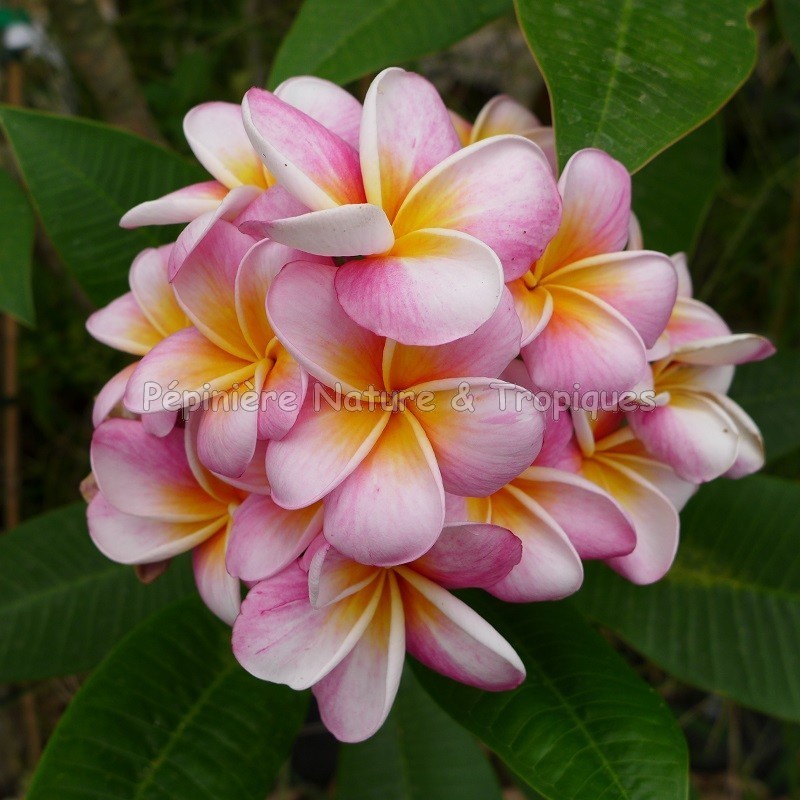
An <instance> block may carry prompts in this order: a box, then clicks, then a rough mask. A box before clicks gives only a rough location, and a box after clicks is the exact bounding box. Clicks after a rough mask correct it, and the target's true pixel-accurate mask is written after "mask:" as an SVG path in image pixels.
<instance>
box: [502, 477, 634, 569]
mask: <svg viewBox="0 0 800 800" xmlns="http://www.w3.org/2000/svg"><path fill="white" fill-rule="evenodd" d="M513 485H514V487H515V488H518V489H519V490H520V491H523V492H525V493H526V494H528V495H529V496H530V497H531V498H533V500H535V501H536V503H537V504H538V505H539V506H541V507H542V508H543V509H544V510H545V511H547V513H548V514H549V515H550V516H551V517H552V518H553V519H554V520H556V522H557V523H558V525H559V527H560V528H561V529H562V530H563V531H564V533H566V534H567V537H568V538H569V540H570V542H572V544H573V546H574V547H575V550H576V551H577V552H578V555H579V556H580V557H581V558H585V559H592V558H612V557H614V556H624V555H628V553H630V552H631V551H632V550H633V548H634V547H635V546H636V531H635V530H634V528H633V525H632V524H631V521H630V520H629V519H628V517H627V515H626V514H625V512H624V511H623V510H622V508H621V507H620V506H619V504H618V503H617V502H616V501H615V500H614V499H613V498H612V497H610V496H609V495H607V494H606V493H605V492H603V491H602V490H601V489H599V488H598V487H597V486H596V485H595V484H593V483H591V482H590V481H588V480H586V479H585V478H581V477H580V476H579V475H572V474H570V473H569V472H563V471H562V470H558V469H549V468H547V467H531V468H529V469H527V470H525V472H523V473H522V475H520V477H519V478H517V479H516V480H515V481H514V484H513Z"/></svg>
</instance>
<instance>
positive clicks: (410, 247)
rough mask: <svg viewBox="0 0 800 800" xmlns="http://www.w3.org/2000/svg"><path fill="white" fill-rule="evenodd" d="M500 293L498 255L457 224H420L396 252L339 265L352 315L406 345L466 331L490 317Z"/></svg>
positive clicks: (339, 283)
mask: <svg viewBox="0 0 800 800" xmlns="http://www.w3.org/2000/svg"><path fill="white" fill-rule="evenodd" d="M502 293H503V270H502V267H501V265H500V262H499V260H498V258H497V256H496V255H495V254H494V252H493V251H492V250H491V249H490V248H489V247H487V246H486V245H485V244H483V242H480V241H478V240H477V239H475V238H473V237H472V236H468V235H467V234H465V233H461V232H459V231H446V230H421V231H415V232H414V233H410V234H408V235H406V236H404V237H403V238H402V239H398V240H397V241H396V242H395V245H394V247H393V248H392V251H391V254H389V255H387V256H375V257H370V258H364V259H361V260H360V261H349V262H348V263H347V264H345V265H344V266H342V267H340V268H339V269H338V270H337V271H336V294H337V296H338V298H339V302H340V303H341V305H342V307H343V308H344V310H345V311H346V312H347V314H348V315H349V316H350V317H351V319H353V320H354V321H355V322H357V323H358V324H359V325H362V326H363V327H365V328H368V329H369V330H372V331H374V332H375V333H377V334H379V335H381V336H386V337H388V338H390V339H395V340H397V341H398V342H402V343H404V344H419V345H438V344H444V343H446V342H452V341H453V340H455V339H460V338H461V337H463V336H469V334H471V333H474V332H475V331H476V330H477V329H478V328H479V327H480V326H481V325H483V323H484V322H486V321H487V320H488V319H489V318H490V317H491V316H492V314H493V313H494V311H495V309H496V308H497V306H498V304H499V302H500V298H501V297H502Z"/></svg>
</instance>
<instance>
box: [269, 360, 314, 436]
mask: <svg viewBox="0 0 800 800" xmlns="http://www.w3.org/2000/svg"><path fill="white" fill-rule="evenodd" d="M307 390H308V373H307V372H306V371H305V370H304V369H303V368H302V367H301V366H300V365H299V364H298V363H297V362H296V361H295V360H294V359H293V358H292V357H291V356H290V355H289V354H288V353H287V352H286V351H285V350H284V349H283V348H280V350H279V352H278V353H277V359H276V361H275V363H274V364H273V365H272V369H270V371H269V373H268V375H267V382H266V383H265V384H264V393H263V394H262V395H261V398H262V406H261V410H260V412H259V417H258V436H259V438H261V439H281V438H283V437H284V436H286V434H287V433H288V432H289V430H290V429H291V427H292V425H294V423H295V422H296V421H297V417H298V415H299V414H300V409H301V408H302V406H303V403H304V402H305V399H306V392H307Z"/></svg>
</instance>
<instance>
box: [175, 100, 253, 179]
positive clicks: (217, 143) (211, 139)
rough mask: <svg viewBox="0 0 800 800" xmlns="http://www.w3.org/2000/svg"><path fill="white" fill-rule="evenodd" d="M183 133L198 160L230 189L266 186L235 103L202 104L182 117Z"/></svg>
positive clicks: (239, 110) (239, 109)
mask: <svg viewBox="0 0 800 800" xmlns="http://www.w3.org/2000/svg"><path fill="white" fill-rule="evenodd" d="M183 132H184V135H185V136H186V141H187V142H189V147H191V148H192V151H193V152H194V154H195V156H196V157H197V160H198V161H199V162H200V163H201V164H202V165H203V166H204V167H205V168H206V169H207V170H208V171H209V172H210V173H211V174H212V175H213V176H214V177H215V178H216V179H217V180H218V181H219V182H220V183H222V184H224V185H225V186H227V187H228V188H229V189H233V188H235V187H236V186H242V185H250V186H259V187H261V188H265V187H266V182H265V179H264V169H263V167H262V166H261V162H260V161H259V159H258V156H257V155H256V153H255V151H254V150H253V148H252V146H251V144H250V141H249V139H248V138H247V134H246V133H245V130H244V125H243V124H242V110H241V108H240V107H239V106H238V105H236V104H235V103H219V102H215V103H203V104H202V105H199V106H195V107H194V108H193V109H191V110H190V111H189V113H188V114H187V115H186V116H185V117H184V118H183Z"/></svg>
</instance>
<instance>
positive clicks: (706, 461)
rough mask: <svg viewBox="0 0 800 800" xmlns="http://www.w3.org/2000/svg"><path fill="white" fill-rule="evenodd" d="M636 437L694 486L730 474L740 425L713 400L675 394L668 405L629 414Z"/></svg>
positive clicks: (685, 394) (700, 396)
mask: <svg viewBox="0 0 800 800" xmlns="http://www.w3.org/2000/svg"><path fill="white" fill-rule="evenodd" d="M628 422H629V423H630V426H631V427H632V428H633V430H634V432H635V433H636V437H637V438H638V439H639V440H640V441H641V442H642V444H643V445H644V446H645V447H646V448H647V449H648V450H649V451H650V452H651V453H652V454H653V455H654V456H655V457H656V458H658V459H659V460H661V461H665V462H666V463H667V464H669V465H670V466H671V467H672V468H673V469H674V470H675V472H677V473H678V475H680V477H682V478H684V479H685V480H687V481H690V482H691V483H704V482H706V481H710V480H713V479H714V478H718V477H719V476H720V475H722V474H723V473H725V472H727V470H729V469H730V468H731V466H732V465H733V463H734V462H735V460H736V450H737V445H738V436H737V431H736V425H735V423H734V422H733V420H732V419H731V418H730V417H729V416H728V414H727V413H725V411H723V410H722V408H720V406H719V405H718V404H717V403H715V402H714V401H713V399H712V398H709V397H705V396H703V395H702V394H700V393H699V392H681V391H673V392H671V393H670V400H669V403H668V404H667V405H664V406H660V407H658V408H654V409H642V410H641V411H634V412H631V413H630V414H628Z"/></svg>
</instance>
